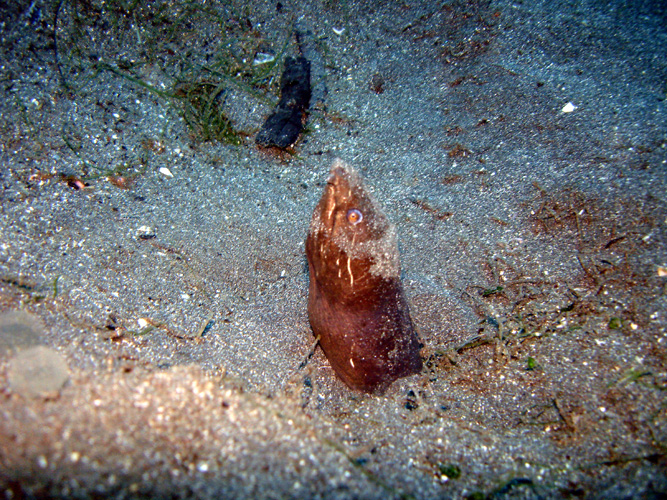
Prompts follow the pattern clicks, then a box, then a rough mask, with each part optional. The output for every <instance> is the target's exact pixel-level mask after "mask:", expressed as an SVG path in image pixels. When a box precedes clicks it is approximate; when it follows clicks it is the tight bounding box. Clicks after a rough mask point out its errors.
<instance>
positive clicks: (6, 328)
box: [0, 311, 44, 356]
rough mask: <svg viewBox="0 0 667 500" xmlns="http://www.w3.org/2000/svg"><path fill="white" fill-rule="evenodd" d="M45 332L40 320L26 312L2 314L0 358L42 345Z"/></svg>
mask: <svg viewBox="0 0 667 500" xmlns="http://www.w3.org/2000/svg"><path fill="white" fill-rule="evenodd" d="M43 331H44V326H43V325H42V322H41V321H40V319H39V318H38V317H37V316H33V315H32V314H30V313H27V312H25V311H8V312H5V313H2V314H0V356H2V355H9V354H13V353H15V352H17V351H18V350H20V349H23V348H26V347H31V346H35V345H39V344H41V343H42V340H41V339H42V332H43Z"/></svg>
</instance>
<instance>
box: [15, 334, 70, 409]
mask: <svg viewBox="0 0 667 500" xmlns="http://www.w3.org/2000/svg"><path fill="white" fill-rule="evenodd" d="M68 378H69V374H68V372H67V363H66V362H65V360H64V359H63V358H62V356H61V355H60V354H58V352H56V351H55V350H53V349H50V348H48V347H45V346H36V347H30V348H29V349H25V350H23V351H21V352H19V353H18V354H17V355H16V356H14V357H13V358H12V359H11V360H10V361H9V386H10V387H11V389H12V390H13V391H15V392H17V393H19V394H22V395H24V396H29V397H37V396H49V395H51V394H54V393H57V392H58V391H59V390H60V389H61V388H62V386H63V385H64V384H65V382H67V379H68Z"/></svg>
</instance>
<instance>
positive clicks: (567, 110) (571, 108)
mask: <svg viewBox="0 0 667 500" xmlns="http://www.w3.org/2000/svg"><path fill="white" fill-rule="evenodd" d="M575 109H577V107H576V106H575V105H574V104H572V103H571V102H568V103H567V104H566V105H565V106H563V109H562V110H561V111H562V112H563V113H572V111H574V110H575Z"/></svg>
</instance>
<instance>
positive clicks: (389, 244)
mask: <svg viewBox="0 0 667 500" xmlns="http://www.w3.org/2000/svg"><path fill="white" fill-rule="evenodd" d="M306 255H307V257H308V268H309V271H310V289H309V295H308V317H309V319H310V325H311V327H312V329H313V333H314V334H315V337H316V338H317V337H319V338H320V345H321V346H322V350H323V351H324V354H325V355H326V357H327V359H328V360H329V363H331V366H332V368H333V369H334V371H335V372H336V373H337V374H338V376H339V377H340V378H341V379H342V380H343V382H345V383H346V384H347V385H348V386H349V387H351V388H353V389H358V390H362V391H365V392H382V391H384V390H385V389H386V388H387V387H388V386H389V385H390V384H391V383H392V382H394V381H395V380H396V379H398V378H400V377H405V376H407V375H411V374H413V373H418V372H419V371H421V368H422V360H421V358H420V356H419V349H420V347H421V346H420V343H419V340H418V339H417V335H416V334H415V331H414V328H413V326H412V321H411V319H410V312H409V309H408V303H407V301H406V299H405V294H404V292H403V287H402V285H401V281H400V267H399V257H398V246H397V243H396V229H395V227H394V226H393V225H392V224H391V223H389V221H388V220H387V218H386V217H385V215H384V213H383V212H382V209H381V208H380V206H379V205H378V203H377V202H376V201H375V200H374V199H373V198H372V197H371V195H370V194H369V192H368V190H367V189H366V187H365V186H364V184H363V181H362V180H361V177H360V176H359V174H357V173H356V172H355V170H354V169H352V168H351V167H349V166H347V165H346V164H345V163H343V162H342V161H341V160H336V161H335V162H334V164H333V166H332V167H331V176H330V178H329V180H328V182H327V186H326V188H325V190H324V194H323V195H322V199H321V200H320V202H319V203H318V205H317V207H316V208H315V212H314V213H313V219H312V221H311V224H310V232H309V234H308V238H307V239H306Z"/></svg>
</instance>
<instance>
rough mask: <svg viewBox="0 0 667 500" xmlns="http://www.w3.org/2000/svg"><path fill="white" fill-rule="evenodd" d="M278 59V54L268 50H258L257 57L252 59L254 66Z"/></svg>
mask: <svg viewBox="0 0 667 500" xmlns="http://www.w3.org/2000/svg"><path fill="white" fill-rule="evenodd" d="M275 60H276V56H275V55H273V54H269V53H268V52H257V54H255V59H254V60H253V61H252V65H253V66H260V65H262V64H266V63H270V62H273V61H275Z"/></svg>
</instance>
